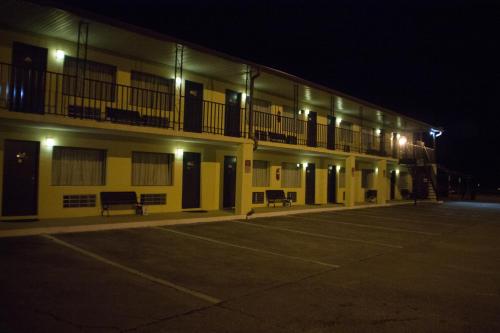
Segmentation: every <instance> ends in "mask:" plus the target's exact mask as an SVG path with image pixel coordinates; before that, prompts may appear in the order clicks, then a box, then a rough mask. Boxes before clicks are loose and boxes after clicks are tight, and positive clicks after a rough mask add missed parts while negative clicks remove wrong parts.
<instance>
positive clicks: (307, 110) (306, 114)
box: [304, 109, 311, 117]
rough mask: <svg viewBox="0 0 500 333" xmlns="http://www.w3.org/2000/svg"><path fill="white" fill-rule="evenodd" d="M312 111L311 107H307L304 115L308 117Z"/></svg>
mask: <svg viewBox="0 0 500 333" xmlns="http://www.w3.org/2000/svg"><path fill="white" fill-rule="evenodd" d="M310 111H311V110H309V109H305V110H304V115H305V116H306V117H307V116H308V115H309V112H310Z"/></svg>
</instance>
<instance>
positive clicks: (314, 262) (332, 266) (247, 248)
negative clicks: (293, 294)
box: [155, 227, 340, 268]
mask: <svg viewBox="0 0 500 333" xmlns="http://www.w3.org/2000/svg"><path fill="white" fill-rule="evenodd" d="M155 229H158V230H163V231H165V232H171V233H174V234H178V235H182V236H185V237H191V238H195V239H200V240H203V241H206V242H211V243H215V244H219V245H224V246H229V247H235V248H238V249H243V250H248V251H253V252H258V253H265V254H269V255H273V256H277V257H282V258H288V259H293V260H298V261H303V262H309V263H313V264H318V265H321V266H326V267H330V268H339V267H340V265H335V264H329V263H326V262H322V261H317V260H311V259H306V258H301V257H296V256H289V255H286V254H282V253H278V252H273V251H268V250H263V249H257V248H253V247H249V246H244V245H238V244H233V243H228V242H224V241H219V240H216V239H213V238H208V237H203V236H198V235H194V234H190V233H187V232H182V231H177V230H173V229H170V228H161V227H157V228H155Z"/></svg>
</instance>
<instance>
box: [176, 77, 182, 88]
mask: <svg viewBox="0 0 500 333" xmlns="http://www.w3.org/2000/svg"><path fill="white" fill-rule="evenodd" d="M181 83H182V79H181V78H180V77H176V78H175V85H176V86H177V87H179V86H180V85H181Z"/></svg>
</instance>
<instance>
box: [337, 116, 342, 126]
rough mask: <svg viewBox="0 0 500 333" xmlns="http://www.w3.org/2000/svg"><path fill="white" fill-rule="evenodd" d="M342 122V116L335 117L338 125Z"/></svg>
mask: <svg viewBox="0 0 500 333" xmlns="http://www.w3.org/2000/svg"><path fill="white" fill-rule="evenodd" d="M341 122H342V117H337V118H335V123H336V124H337V126H339V125H340V123H341Z"/></svg>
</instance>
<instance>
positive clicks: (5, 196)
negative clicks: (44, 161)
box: [2, 139, 40, 216]
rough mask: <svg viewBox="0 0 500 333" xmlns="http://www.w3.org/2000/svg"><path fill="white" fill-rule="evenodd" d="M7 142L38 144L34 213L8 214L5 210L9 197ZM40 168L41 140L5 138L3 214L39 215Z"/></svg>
mask: <svg viewBox="0 0 500 333" xmlns="http://www.w3.org/2000/svg"><path fill="white" fill-rule="evenodd" d="M7 142H24V143H26V142H28V143H30V144H35V145H36V149H35V150H36V160H35V168H34V177H35V181H34V185H33V194H34V198H33V205H34V207H33V210H34V212H33V213H31V212H30V213H28V214H6V211H5V207H6V204H5V203H6V202H5V201H6V198H7V195H6V193H7V192H8V189H7V187H6V184H7V182H6V181H5V179H6V177H7V176H8V175H7V172H6V161H7V158H6V154H7V149H6V146H7ZM39 170H40V142H39V141H31V140H13V139H5V140H4V152H3V175H2V177H3V179H2V216H35V215H38V205H39V204H38V190H39V187H40V184H39V183H40V174H39Z"/></svg>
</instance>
